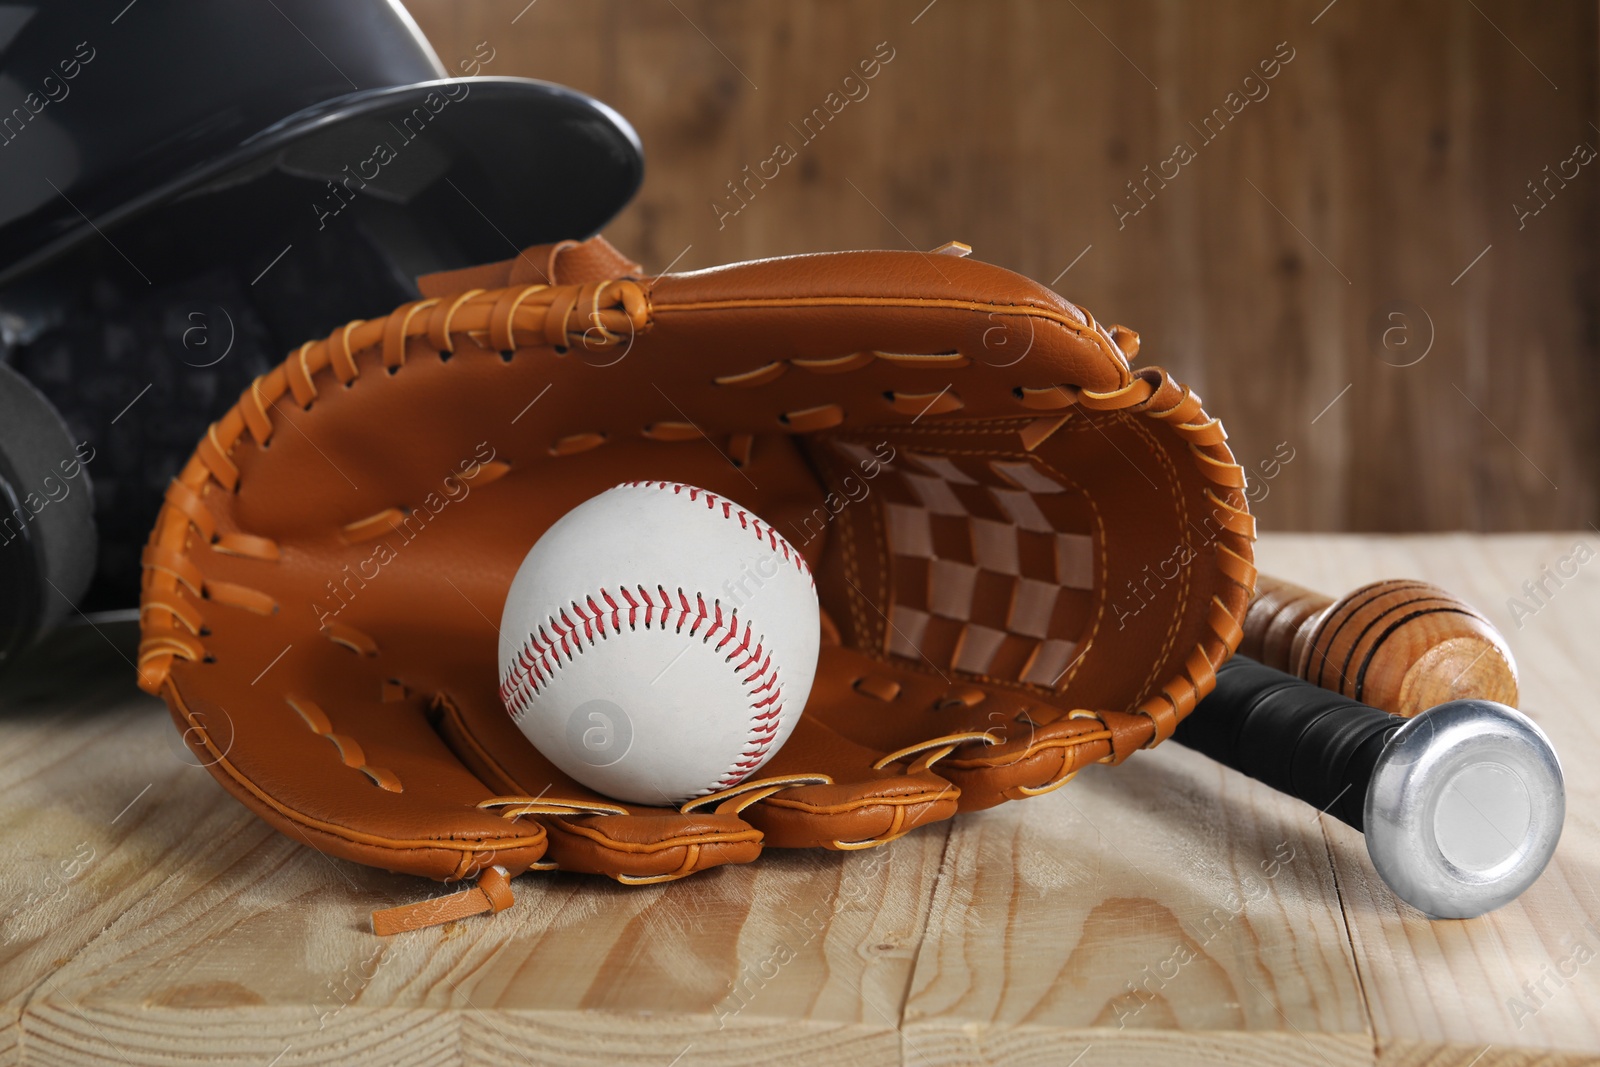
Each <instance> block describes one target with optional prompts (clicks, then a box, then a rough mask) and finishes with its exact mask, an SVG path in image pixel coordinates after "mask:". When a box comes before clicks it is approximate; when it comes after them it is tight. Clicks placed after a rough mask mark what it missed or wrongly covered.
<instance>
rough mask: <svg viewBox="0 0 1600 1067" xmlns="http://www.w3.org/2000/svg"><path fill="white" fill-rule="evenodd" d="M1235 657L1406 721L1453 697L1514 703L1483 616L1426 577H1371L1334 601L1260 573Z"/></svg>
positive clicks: (1508, 675)
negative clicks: (1422, 579) (1417, 579)
mask: <svg viewBox="0 0 1600 1067" xmlns="http://www.w3.org/2000/svg"><path fill="white" fill-rule="evenodd" d="M1239 651H1240V653H1241V654H1243V655H1246V656H1249V657H1250V658H1251V659H1254V660H1257V661H1258V662H1261V663H1265V664H1267V665H1268V666H1271V667H1276V668H1277V669H1278V670H1281V671H1285V672H1287V673H1289V674H1293V675H1295V676H1296V677H1299V678H1303V679H1305V680H1306V681H1308V682H1311V683H1313V684H1315V685H1320V686H1322V687H1323V688H1324V689H1329V690H1332V691H1333V692H1335V693H1339V694H1341V695H1343V696H1346V697H1349V698H1350V699H1352V700H1359V701H1361V702H1362V703H1365V704H1370V705H1372V706H1373V707H1376V708H1382V709H1383V710H1384V711H1387V712H1391V713H1392V714H1395V715H1404V716H1406V717H1408V718H1409V717H1410V716H1413V715H1416V714H1418V713H1419V712H1422V711H1426V710H1427V709H1429V708H1432V707H1436V706H1438V705H1440V704H1443V703H1446V702H1447V701H1451V700H1461V699H1476V700H1492V701H1495V702H1497V703H1500V704H1505V705H1507V706H1509V707H1516V704H1517V667H1516V661H1515V660H1513V659H1512V656H1511V649H1510V648H1509V647H1508V646H1507V644H1506V640H1505V638H1504V637H1502V636H1501V635H1500V632H1499V631H1498V630H1496V629H1495V628H1494V625H1493V624H1492V623H1491V622H1489V620H1488V619H1486V618H1484V617H1483V616H1482V615H1480V614H1478V612H1477V611H1475V610H1473V609H1472V608H1471V607H1470V606H1468V605H1467V604H1466V603H1464V602H1463V601H1461V600H1459V599H1457V598H1456V597H1454V596H1452V595H1450V594H1449V593H1447V592H1445V591H1444V590H1443V589H1440V588H1439V587H1438V586H1436V585H1429V584H1428V583H1426V582H1415V581H1406V580H1394V581H1384V582H1373V583H1372V584H1371V585H1364V586H1362V587H1361V588H1360V589H1357V590H1355V591H1354V592H1352V593H1349V594H1347V595H1346V596H1343V597H1341V598H1339V599H1338V600H1333V599H1331V598H1329V597H1325V596H1323V595H1321V594H1320V593H1313V592H1311V591H1310V590H1308V589H1303V588H1301V587H1300V586H1297V585H1294V584H1292V583H1289V582H1283V581H1279V580H1277V579H1275V578H1269V577H1267V576H1266V575H1262V576H1261V578H1260V579H1259V581H1258V582H1257V584H1256V599H1255V600H1254V601H1253V602H1252V603H1251V605H1250V610H1249V612H1248V614H1247V615H1246V616H1245V623H1244V639H1243V640H1242V641H1241V642H1240V644H1239Z"/></svg>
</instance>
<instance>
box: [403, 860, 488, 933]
mask: <svg viewBox="0 0 1600 1067" xmlns="http://www.w3.org/2000/svg"><path fill="white" fill-rule="evenodd" d="M513 903H514V901H513V899H512V896H511V880H510V879H509V878H507V877H506V872H505V869H504V868H501V867H490V868H489V869H488V870H486V871H484V872H483V873H482V874H481V875H479V876H478V884H477V885H475V886H473V887H472V888H471V889H463V890H462V891H461V892H459V893H452V894H450V895H449V896H447V897H437V898H435V899H433V900H419V901H417V902H416V903H415V904H403V905H401V906H400V907H398V908H385V909H383V910H382V911H375V912H373V913H372V932H373V933H375V934H377V935H378V936H379V937H388V936H389V935H390V934H400V933H405V932H406V931H407V930H422V929H426V928H427V927H429V926H439V925H441V924H443V923H447V922H453V921H454V920H456V919H465V918H467V917H469V916H472V915H482V914H483V913H484V912H486V911H489V912H496V913H498V912H502V911H505V910H506V909H507V908H509V907H511V905H512V904H513Z"/></svg>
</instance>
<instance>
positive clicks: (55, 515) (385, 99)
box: [0, 0, 643, 667]
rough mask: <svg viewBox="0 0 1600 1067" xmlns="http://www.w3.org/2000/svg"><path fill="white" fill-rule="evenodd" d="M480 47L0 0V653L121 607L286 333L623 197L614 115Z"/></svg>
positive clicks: (591, 224) (311, 329)
mask: <svg viewBox="0 0 1600 1067" xmlns="http://www.w3.org/2000/svg"><path fill="white" fill-rule="evenodd" d="M496 58H497V56H496V52H495V49H494V48H493V46H492V44H491V43H488V42H485V43H484V44H481V45H479V46H477V48H475V49H474V51H473V53H472V54H471V55H466V56H459V57H450V59H451V60H452V62H451V64H450V71H449V72H450V73H453V74H456V75H458V76H457V77H453V78H447V77H445V75H446V73H447V71H446V67H445V66H444V65H441V63H440V61H439V59H438V57H436V56H435V55H434V53H433V51H432V49H430V48H429V46H428V44H427V42H426V41H425V40H424V39H423V38H422V36H421V34H420V33H419V31H418V30H417V27H416V25H415V24H414V23H413V22H412V20H411V18H410V16H409V15H408V14H407V13H406V12H405V10H404V8H402V7H401V6H400V4H399V3H398V2H394V0H333V2H330V0H209V2H206V3H193V2H188V3H183V2H179V0H135V2H133V3H129V2H128V0H55V2H52V3H48V4H45V3H40V4H37V5H3V6H0V363H8V364H9V365H10V367H11V369H12V370H13V371H14V372H16V373H10V374H4V375H0V667H3V666H4V664H5V662H6V660H7V659H8V658H9V657H10V656H12V655H14V653H15V652H16V651H17V650H18V649H19V648H20V647H21V646H22V645H24V644H25V643H26V642H27V641H28V640H29V638H30V637H31V636H32V635H33V634H35V633H36V632H38V631H39V630H40V628H41V627H42V626H43V625H44V624H46V623H48V622H50V621H53V620H54V619H55V618H57V617H59V616H60V615H62V614H63V613H64V612H69V611H70V608H68V607H67V606H66V605H67V602H69V601H70V602H78V601H79V599H80V596H82V597H83V607H84V608H85V609H87V610H93V609H96V608H102V609H103V608H113V607H120V606H131V605H132V604H133V603H134V602H135V601H136V599H137V590H138V582H139V552H140V549H141V546H142V543H143V542H144V540H145V538H146V537H147V535H148V533H149V529H150V525H151V523H153V522H154V519H155V513H156V511H157V509H158V507H159V505H160V502H161V497H162V493H163V491H164V490H165V487H166V484H167V482H168V481H169V480H170V478H171V477H172V475H173V474H175V473H176V471H177V469H178V466H179V465H180V464H181V463H182V461H183V460H184V458H185V457H186V456H187V455H188V454H189V452H190V450H191V449H192V448H193V445H194V442H195V441H197V440H198V439H199V437H200V436H201V435H202V434H203V433H204V431H205V427H206V425H207V424H208V423H209V422H210V421H211V420H212V419H213V418H214V417H215V416H216V414H217V413H218V412H220V411H221V410H223V409H224V408H225V407H226V406H227V405H228V404H229V403H231V402H232V401H233V400H234V399H235V398H236V397H237V396H238V394H239V393H240V392H242V391H243V390H244V389H245V388H246V387H247V386H248V385H249V383H250V381H251V380H253V379H254V378H255V377H256V376H257V375H259V374H262V373H265V372H266V371H268V370H270V369H271V367H272V366H273V365H274V364H275V363H276V362H277V361H278V360H279V359H281V358H282V356H283V355H284V353H285V352H286V351H287V350H288V349H290V348H291V347H293V346H295V345H297V344H299V343H301V342H302V341H305V340H307V339H309V338H312V337H317V336H321V335H325V334H327V333H328V332H330V331H331V330H332V329H333V328H334V327H336V326H338V325H341V324H343V323H345V322H347V321H349V320H350V319H353V318H365V317H370V316H373V315H378V314H384V313H387V312H388V311H389V310H390V309H392V308H393V307H394V306H395V305H396V304H399V303H402V302H404V301H405V300H408V299H412V298H414V297H415V296H416V290H415V285H414V282H413V279H414V278H415V277H416V276H417V275H419V274H424V273H428V272H431V271H436V270H445V269H449V268H452V267H458V266H465V265H468V264H472V263H479V262H484V261H488V260H494V259H502V258H504V257H505V256H506V255H509V254H512V253H513V252H515V251H516V250H518V249H520V248H523V247H525V246H527V245H530V244H536V243H541V242H544V241H551V240H559V239H563V238H568V237H572V238H583V237H587V236H589V235H591V234H592V233H594V232H596V231H597V230H598V229H599V228H600V227H601V226H602V225H604V224H605V223H606V222H607V221H608V220H609V219H610V218H611V217H612V216H613V215H614V214H615V213H616V212H617V211H618V210H620V209H621V208H622V206H623V205H624V204H626V203H627V201H628V200H629V199H630V198H631V197H632V195H633V193H634V192H635V190H636V189H637V188H638V185H639V182H640V179H641V177H642V174H643V161H642V156H641V153H640V149H639V143H638V139H637V137H636V135H635V134H634V132H633V130H632V128H631V127H629V126H628V124H627V122H626V121H625V120H623V119H622V118H621V116H619V115H617V114H616V113H615V112H614V111H612V110H611V109H610V108H608V107H606V106H605V105H603V104H601V103H599V102H597V101H595V100H593V99H591V98H589V97H587V96H584V95H583V94H581V93H577V92H574V91H573V90H570V89H566V88H563V87H561V86H557V85H552V84H548V83H545V82H539V81H534V80H531V79H526V78H510V77H500V76H496V75H494V74H493V73H492V72H493V70H494V67H495V62H496ZM502 62H503V60H502ZM23 379H26V380H23ZM30 383H31V385H30ZM52 408H53V409H54V410H53V411H52V410H51V409H52ZM24 412H26V413H27V414H26V416H24V415H23V414H22V413H24ZM7 416H12V417H7ZM58 453H60V454H59V455H58ZM62 464H66V466H62ZM68 469H70V470H72V471H73V477H72V478H70V479H64V478H63V472H64V471H66V470H68ZM45 478H50V479H51V481H50V484H49V485H46V484H44V482H43V479H45ZM91 478H92V479H93V482H94V486H93V492H92V494H91V491H90V485H89V483H90V479H91ZM36 483H37V484H36ZM51 492H57V493H65V494H68V495H63V496H62V497H61V503H57V502H55V501H54V500H52V499H51V497H50V495H49V494H50V493H51ZM30 499H31V500H33V501H34V502H35V506H37V507H38V510H37V511H34V510H33V509H32V507H30V505H29V503H28V502H29V500H30ZM91 502H92V506H91ZM52 509H53V510H52ZM47 512H48V514H47ZM91 522H92V523H93V526H94V527H96V528H97V530H91V531H90V532H89V533H88V534H85V532H84V530H83V529H82V528H81V527H82V526H83V524H85V523H91ZM97 542H98V557H99V558H98V566H97V565H96V562H95V546H96V543H97ZM91 579H93V581H92V584H91ZM86 589H87V590H88V592H87V594H85V590H86Z"/></svg>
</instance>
